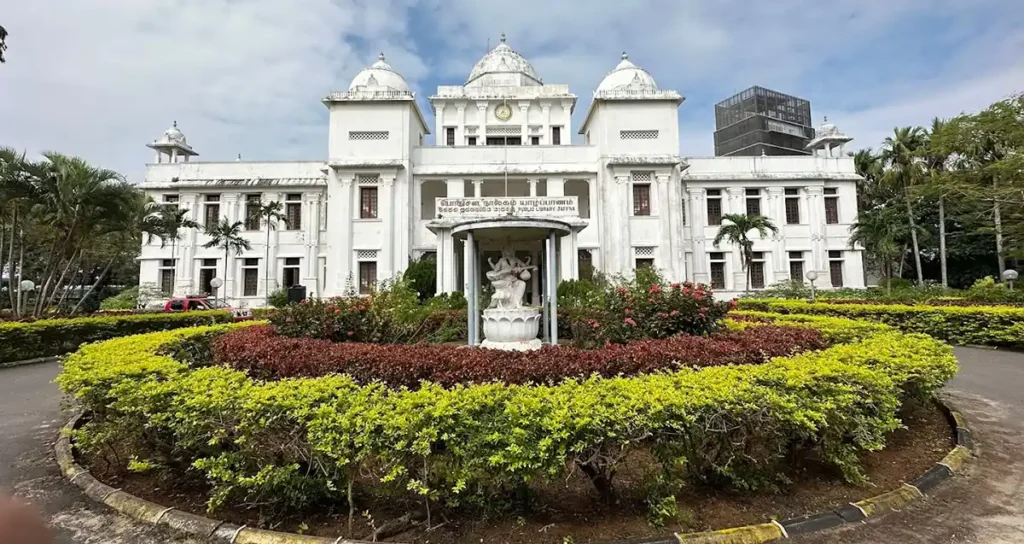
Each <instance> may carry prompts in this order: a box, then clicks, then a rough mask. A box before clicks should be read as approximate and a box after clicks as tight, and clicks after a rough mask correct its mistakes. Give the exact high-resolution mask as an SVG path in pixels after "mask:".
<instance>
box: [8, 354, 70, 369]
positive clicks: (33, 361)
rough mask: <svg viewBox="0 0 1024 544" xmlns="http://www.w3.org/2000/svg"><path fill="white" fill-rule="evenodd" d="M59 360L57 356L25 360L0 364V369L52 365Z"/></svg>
mask: <svg viewBox="0 0 1024 544" xmlns="http://www.w3.org/2000/svg"><path fill="white" fill-rule="evenodd" d="M59 360H60V357H59V356H57V355H54V356H53V357H36V358H35V359H25V360H23V361H9V362H6V363H0V368H14V367H16V366H25V365H37V364H40V363H52V362H54V361H59Z"/></svg>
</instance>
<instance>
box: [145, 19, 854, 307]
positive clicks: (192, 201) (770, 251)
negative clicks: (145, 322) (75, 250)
mask: <svg viewBox="0 0 1024 544" xmlns="http://www.w3.org/2000/svg"><path fill="white" fill-rule="evenodd" d="M323 102H324V104H325V105H326V106H327V108H328V110H329V112H330V129H329V136H328V142H327V158H326V160H323V159H320V160H313V161H295V162H258V161H244V162H243V161H241V160H239V161H232V162H199V161H195V160H190V159H192V158H194V157H195V156H196V155H198V153H196V151H195V150H194V149H193V148H192V147H191V146H190V145H189V144H188V143H187V141H186V138H185V136H184V135H183V134H182V132H181V131H180V130H179V129H178V128H177V125H176V124H175V126H174V127H173V128H171V129H170V130H168V131H167V132H166V133H165V134H164V135H163V136H162V137H161V138H160V139H158V140H156V141H154V142H153V143H151V144H149V147H151V148H153V149H154V150H155V151H156V160H155V162H154V163H152V164H149V165H147V169H146V180H145V183H143V184H142V188H143V189H144V190H145V191H146V192H147V193H148V194H150V195H151V196H152V197H153V199H154V200H155V201H157V202H162V203H166V204H168V205H170V206H177V207H182V208H187V209H188V210H190V212H191V213H190V217H191V218H192V219H193V220H195V221H197V222H199V223H201V224H207V225H211V224H213V223H215V222H217V221H219V220H220V219H222V218H226V219H227V220H228V221H230V222H236V221H241V222H243V223H245V232H244V233H243V236H244V237H245V238H246V239H248V241H249V242H250V244H251V246H252V249H251V250H249V251H246V252H244V253H243V254H241V255H235V254H234V253H231V254H230V255H229V257H228V263H227V267H226V272H225V263H224V251H223V250H221V249H216V248H204V247H203V245H204V244H205V243H206V242H207V241H208V240H209V238H208V236H207V235H206V234H204V232H202V230H200V229H185V230H183V231H182V233H181V238H180V240H179V241H177V242H176V243H174V244H171V243H167V244H165V245H163V247H161V244H160V242H159V241H158V240H156V241H152V242H150V243H148V244H146V245H144V246H143V248H142V254H141V257H140V260H141V272H140V274H141V282H142V283H143V284H148V285H151V286H154V287H157V288H159V289H162V290H163V291H173V293H174V294H176V295H184V294H191V293H196V292H212V291H214V290H215V289H213V288H212V287H211V281H212V279H213V278H214V277H222V281H223V286H222V287H221V288H220V289H219V290H223V291H222V292H221V293H219V294H220V295H221V296H224V297H225V298H226V299H227V300H228V301H229V302H232V303H234V304H238V305H242V306H259V305H262V304H263V302H264V296H265V293H266V291H267V290H270V291H272V290H274V289H277V288H280V287H287V286H290V285H295V284H301V285H303V286H305V287H306V288H307V291H308V293H309V294H310V296H334V295H340V294H343V293H344V292H345V290H346V286H349V287H354V288H355V289H357V290H363V291H365V290H367V289H369V288H370V286H372V284H373V282H375V281H377V280H379V279H384V278H390V277H393V276H394V275H396V274H398V273H400V272H401V271H402V270H404V269H405V268H406V267H407V266H408V264H409V263H410V261H412V260H414V259H419V258H421V257H423V256H425V255H433V256H435V257H436V262H437V278H438V291H439V292H450V291H456V290H463V289H464V288H465V287H466V284H467V283H468V282H467V281H466V280H467V278H466V273H465V271H466V270H471V269H472V268H471V267H469V266H467V263H465V262H464V259H463V256H464V255H465V254H466V253H465V248H464V246H465V242H464V241H463V238H464V236H463V237H462V238H460V237H459V236H458V235H457V233H458V230H459V229H458V225H459V220H460V218H462V217H463V215H461V214H460V213H454V212H459V211H460V210H461V209H463V208H464V209H465V210H476V211H477V212H479V213H482V214H483V215H484V216H486V215H487V214H488V213H495V214H497V215H499V216H505V215H507V214H508V213H509V212H510V211H511V210H522V209H533V210H541V211H540V212H539V213H540V214H541V215H547V213H546V212H544V210H549V211H550V210H557V212H556V213H554V215H557V216H560V217H561V219H560V220H561V221H563V223H564V224H565V225H568V226H567V229H568V230H566V231H565V232H564V233H562V234H561V235H560V236H559V238H558V240H557V250H558V251H557V253H556V255H557V257H555V258H554V259H553V260H554V261H555V264H556V265H557V266H556V268H557V272H556V274H557V276H558V277H559V278H560V279H561V280H565V279H572V278H579V277H581V276H586V275H587V274H589V273H591V271H593V270H600V271H602V272H605V273H610V274H625V275H630V274H632V272H633V270H634V269H635V268H636V267H638V266H647V265H653V266H655V267H657V268H659V269H661V270H662V271H663V272H664V274H665V275H666V276H667V277H668V278H669V279H671V280H676V281H682V280H691V281H695V282H702V283H708V284H711V285H712V286H714V288H715V289H716V290H717V291H718V292H719V293H720V294H722V296H726V297H728V296H733V295H735V294H738V293H739V292H741V291H743V289H744V288H745V284H746V280H745V276H744V272H743V270H742V269H741V266H740V257H739V250H738V248H736V247H733V246H731V245H727V244H723V245H722V246H721V247H717V248H716V247H714V246H713V245H712V240H713V239H714V237H715V234H716V232H717V230H718V227H719V225H720V223H721V217H722V216H723V215H725V214H730V213H740V214H743V213H747V214H752V213H759V214H761V215H765V216H767V217H769V218H771V220H772V221H773V222H774V223H775V224H776V225H777V226H778V227H779V233H778V235H777V236H772V237H770V238H767V239H763V240H757V242H756V243H755V247H754V250H755V252H756V253H755V262H754V264H753V265H752V274H753V281H752V284H753V287H754V288H755V289H756V288H760V287H763V286H766V285H770V284H772V283H776V282H780V281H784V280H788V279H790V278H797V277H803V276H805V275H806V273H807V272H809V271H811V270H814V271H817V272H818V279H817V281H816V285H817V286H818V287H822V288H829V287H832V286H847V287H862V286H863V285H864V276H863V267H862V262H861V252H860V251H859V250H857V249H852V248H851V247H850V245H849V227H850V224H851V223H852V222H853V221H854V217H855V215H856V211H857V210H856V184H855V182H856V181H857V180H858V179H859V178H858V176H857V174H856V172H855V170H854V164H853V159H852V158H849V157H847V156H845V153H843V144H845V143H846V142H847V141H849V138H847V137H845V136H843V135H842V134H840V133H839V132H838V130H836V128H835V127H834V126H832V125H825V126H823V127H822V129H821V130H819V136H818V138H816V139H815V140H814V141H813V142H811V144H810V146H809V147H810V148H811V149H813V150H814V151H815V152H814V155H813V156H794V157H765V156H763V157H727V158H718V157H715V158H711V157H707V158H704V157H699V158H697V157H695V158H690V157H683V156H680V154H679V150H680V146H679V124H678V116H677V109H678V107H679V106H680V104H682V102H683V97H682V96H680V95H679V93H677V92H676V91H671V90H665V89H660V88H659V87H658V86H657V84H656V83H655V81H654V78H653V77H651V75H650V74H649V73H648V72H647V71H646V70H644V69H643V68H640V67H638V66H637V65H635V64H634V63H633V62H631V61H630V60H629V59H628V58H627V57H626V55H625V54H623V55H622V59H621V61H620V62H619V64H618V65H617V66H615V68H614V69H613V70H612V71H611V72H609V73H608V75H607V76H605V78H604V80H603V81H602V82H601V83H600V85H599V86H598V88H597V90H596V91H595V92H594V93H593V101H592V102H591V104H590V106H589V109H588V110H587V112H586V114H585V115H584V116H583V118H582V119H583V120H582V124H581V125H580V127H579V134H580V135H581V139H580V141H581V143H580V144H573V143H572V138H571V135H572V131H573V129H574V127H573V124H572V114H573V111H574V109H575V107H576V103H577V97H576V95H574V94H572V93H571V92H570V90H569V88H568V86H567V85H559V84H547V83H543V82H542V80H541V78H540V76H539V75H538V74H537V73H536V72H535V71H534V69H533V67H532V66H531V65H530V63H529V62H528V61H527V60H526V59H525V58H523V57H522V56H521V55H520V54H519V53H517V52H516V51H514V50H513V49H512V48H511V47H510V46H509V45H508V44H507V43H505V39H504V37H503V38H502V40H501V42H500V43H499V45H498V46H497V47H495V48H494V49H492V50H491V51H490V52H488V53H487V54H486V55H484V57H483V58H482V59H480V61H479V62H478V63H477V64H476V66H474V67H473V69H472V71H471V72H470V74H469V78H468V79H467V80H466V82H465V84H464V85H454V86H442V87H439V88H438V90H437V93H436V94H435V95H433V96H431V97H430V98H429V103H430V108H431V111H432V112H433V114H434V115H433V126H429V125H428V123H427V119H426V118H425V117H424V115H423V113H422V111H421V110H420V106H419V104H418V103H417V101H416V96H415V94H414V93H413V92H412V91H411V90H410V89H409V86H408V84H407V83H406V81H405V79H404V78H403V77H402V75H401V74H400V73H399V72H398V71H396V70H395V69H394V68H393V67H392V66H391V65H389V64H388V63H387V62H386V61H385V58H384V55H381V56H380V58H379V60H378V61H377V62H375V63H373V64H372V65H371V66H370V67H369V68H367V69H365V70H363V71H361V72H360V73H359V74H357V75H356V76H355V78H354V79H353V80H352V83H351V85H349V87H348V89H347V90H345V91H341V92H334V93H331V94H330V96H327V97H326V98H324V100H323ZM431 133H433V134H434V135H435V137H434V140H435V143H434V144H433V145H428V144H427V143H426V141H427V140H426V138H427V135H428V134H431ZM504 197H510V198H504ZM529 197H538V198H529ZM271 201H278V202H281V203H282V204H283V205H284V212H285V215H286V216H287V220H286V221H283V222H282V223H281V224H280V226H278V227H277V228H274V229H271V231H270V233H269V248H268V247H267V246H266V244H267V239H268V237H267V226H266V225H265V224H263V223H262V222H261V221H259V219H258V218H257V217H254V216H253V215H252V214H253V212H254V210H255V209H256V208H257V206H258V205H259V204H260V203H266V202H271ZM524 206H525V207H526V208H524ZM566 212H568V213H569V214H571V215H572V216H573V217H564V216H565V215H566ZM511 213H518V212H511ZM472 215H473V214H472V213H471V214H470V216H472ZM478 215H479V214H478ZM506 243H511V244H512V245H513V246H514V247H515V250H516V253H517V254H518V255H519V256H521V257H524V258H525V257H527V256H528V257H531V261H532V262H533V263H535V264H540V263H542V262H545V259H546V255H545V252H544V248H543V247H542V246H543V242H542V240H541V239H513V238H509V239H507V240H505V241H495V240H490V241H487V240H481V241H480V242H479V246H478V248H477V249H478V253H479V255H480V258H481V262H482V263H484V264H485V265H486V259H487V258H488V257H493V256H497V255H499V254H500V249H501V246H502V245H505V244H506ZM268 249H269V251H268ZM268 255H269V261H265V259H268V257H267V256H268ZM268 262H269V266H266V265H267V264H268ZM545 264H546V262H545ZM475 270H476V271H477V273H479V271H480V270H481V268H480V267H479V266H478V267H476V268H475ZM483 270H486V268H484V269H483ZM541 276H542V274H534V275H533V277H532V279H531V281H530V287H529V289H528V291H527V293H526V297H527V301H532V302H533V303H537V302H538V298H539V294H540V293H542V292H543V291H544V289H542V287H541V285H540V283H541V282H542V281H543V280H542V279H541Z"/></svg>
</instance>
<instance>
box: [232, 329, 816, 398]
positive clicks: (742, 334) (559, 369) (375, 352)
mask: <svg viewBox="0 0 1024 544" xmlns="http://www.w3.org/2000/svg"><path fill="white" fill-rule="evenodd" d="M826 346H827V344H826V342H825V341H824V339H823V338H822V335H821V333H819V332H818V331H815V330H812V329H809V328H798V327H777V326H764V327H759V328H758V329H757V330H746V331H728V332H722V333H717V334H715V335H712V336H711V337H700V336H676V337H673V338H668V339H664V340H639V341H634V342H630V343H629V344H625V345H612V346H608V347H607V348H605V349H600V350H581V349H577V348H572V347H553V346H545V347H543V348H541V349H539V350H536V351H530V352H525V353H519V352H511V351H500V350H485V349H479V348H476V349H467V348H465V347H462V346H445V345H430V344H418V345H411V346H406V345H381V344H363V343H355V342H342V343H334V342H330V341H328V340H315V339H308V338H286V337H281V336H277V335H276V334H274V331H273V329H272V328H271V327H269V326H262V327H250V328H246V329H243V330H239V331H234V332H231V333H228V334H225V335H222V336H220V337H218V338H216V339H215V340H214V342H213V356H214V361H215V362H216V363H217V364H221V365H226V366H229V367H231V368H235V369H238V370H244V371H246V373H248V374H249V375H250V376H253V377H256V378H260V379H281V378H293V377H313V376H324V375H327V374H347V375H349V376H352V377H353V378H354V379H355V380H356V381H357V382H359V383H370V382H372V381H375V380H379V381H381V382H383V383H386V384H388V385H389V386H392V387H416V386H417V385H419V383H420V382H422V381H430V382H434V383H438V384H441V385H444V386H450V385H454V384H458V383H485V382H493V381H497V382H504V383H527V382H534V383H557V382H560V381H562V380H564V379H565V378H585V377H588V376H591V375H600V376H605V377H613V376H633V375H637V374H647V373H651V372H658V371H671V370H678V369H680V368H684V367H704V366H714V365H732V364H735V365H743V364H760V363H764V362H767V361H768V360H769V359H771V358H772V357H780V356H785V355H792V354H795V353H800V352H803V351H807V350H815V349H822V348H825V347H826Z"/></svg>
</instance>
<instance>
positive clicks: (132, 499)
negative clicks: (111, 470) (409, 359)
mask: <svg viewBox="0 0 1024 544" xmlns="http://www.w3.org/2000/svg"><path fill="white" fill-rule="evenodd" d="M936 402H937V404H938V405H939V406H940V407H941V408H942V410H943V411H945V412H946V415H947V417H948V418H949V422H950V426H951V427H952V428H953V430H954V432H955V433H956V444H957V445H956V447H955V448H953V450H952V451H950V452H949V453H948V454H947V455H946V457H944V458H943V459H942V461H939V462H938V463H935V465H934V466H933V467H932V468H931V469H929V470H928V472H926V473H924V474H923V475H921V476H920V477H918V478H917V479H915V480H913V481H912V482H910V483H905V484H903V485H902V486H900V487H899V488H897V489H894V490H892V491H889V492H887V493H882V494H881V495H877V496H875V497H871V498H868V499H864V500H862V501H859V502H856V503H851V504H849V505H846V506H843V507H840V508H838V509H836V510H834V511H828V512H820V513H818V514H812V515H809V516H803V517H800V518H793V519H788V520H785V521H772V522H771V523H761V524H756V525H746V526H743V527H732V528H729V529H720V530H718V531H707V532H703V533H685V534H683V533H674V534H672V535H666V536H665V537H660V538H653V539H650V538H649V539H642V540H628V541H616V542H610V543H608V544H759V543H761V542H774V541H777V540H785V539H788V538H790V537H793V536H799V535H806V534H811V533H817V532H821V531H826V530H829V529H833V528H836V527H839V526H841V525H845V524H849V523H859V522H861V521H863V520H865V519H868V518H876V517H879V516H882V515H884V514H886V513H888V512H893V511H898V510H901V509H903V508H905V507H906V506H908V505H909V504H911V503H912V502H914V501H916V500H918V499H921V498H923V497H925V495H926V493H928V492H930V491H932V490H933V489H935V488H936V487H937V486H938V485H939V484H941V483H942V482H944V481H946V480H948V479H950V478H952V477H953V476H955V475H957V474H962V473H963V470H964V469H965V467H966V466H967V464H968V463H969V462H970V460H971V458H972V457H973V455H974V454H973V438H972V436H971V431H970V429H968V428H967V424H966V421H965V420H964V417H963V415H961V414H960V412H957V411H955V410H953V409H951V408H949V406H947V405H946V404H945V403H944V402H942V401H936ZM81 417H82V412H80V411H79V412H77V413H75V415H74V416H72V418H71V419H70V420H69V421H68V423H67V425H65V426H64V428H63V429H62V431H61V436H60V437H59V438H58V439H57V443H56V444H55V445H54V450H55V453H56V456H57V464H58V465H60V469H61V472H62V473H64V476H65V477H66V478H68V480H69V481H71V483H73V484H75V485H77V486H78V487H80V488H82V491H83V492H84V493H85V494H86V495H87V496H89V497H90V498H92V499H94V500H96V501H98V502H102V503H103V504H106V505H107V506H109V507H111V508H113V509H114V510H117V511H118V512H120V513H122V514H124V515H126V516H128V517H130V518H132V519H135V520H137V521H142V522H145V523H149V524H154V525H163V526H166V527H169V528H171V529H174V530H175V531H178V532H181V533H186V534H188V535H191V536H193V537H198V538H200V539H203V540H206V541H207V542H217V543H226V544H371V543H369V542H368V541H365V540H345V539H343V538H341V537H338V538H327V537H315V536H306V535H299V534H293V533H279V532H276V531H265V530H262V529H254V528H252V527H246V526H244V525H243V526H238V525H235V524H232V523H228V522H225V521H220V520H215V519H209V518H205V517H202V516H197V515H195V514H190V513H188V512H183V511H181V510H177V509H175V508H166V507H164V506H161V505H159V504H156V503H152V502H149V501H147V500H144V499H141V498H139V497H136V496H134V495H130V494H128V493H125V492H123V491H120V490H118V489H114V488H112V487H110V486H108V485H106V484H104V483H102V482H100V481H99V480H97V479H96V478H93V476H92V475H91V474H89V472H88V471H87V470H85V469H84V468H82V467H81V466H80V465H79V464H78V463H76V462H75V458H74V453H73V450H72V445H71V439H70V438H69V433H70V431H72V430H74V429H75V428H77V427H78V424H79V422H80V420H81Z"/></svg>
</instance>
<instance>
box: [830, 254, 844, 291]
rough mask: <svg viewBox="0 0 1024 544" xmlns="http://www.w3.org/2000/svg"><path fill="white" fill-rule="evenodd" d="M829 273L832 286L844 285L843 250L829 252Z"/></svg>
mask: <svg viewBox="0 0 1024 544" xmlns="http://www.w3.org/2000/svg"><path fill="white" fill-rule="evenodd" d="M828 275H829V278H830V279H831V280H832V287H842V286H843V252H842V251H836V250H831V251H829V252H828Z"/></svg>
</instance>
